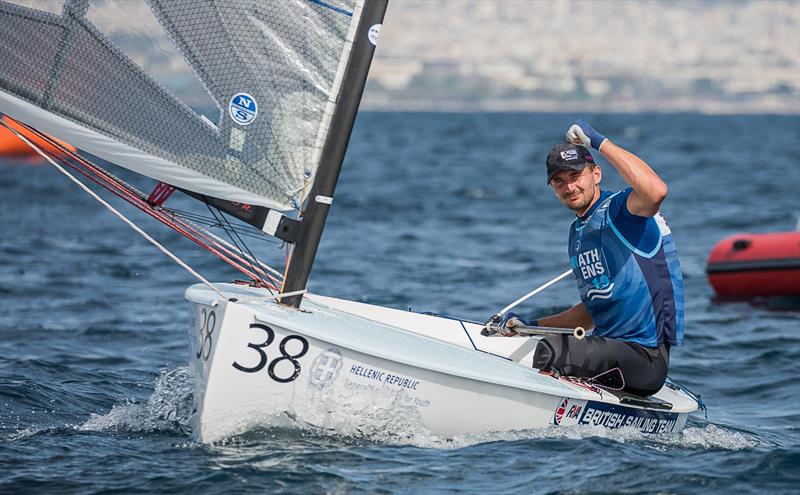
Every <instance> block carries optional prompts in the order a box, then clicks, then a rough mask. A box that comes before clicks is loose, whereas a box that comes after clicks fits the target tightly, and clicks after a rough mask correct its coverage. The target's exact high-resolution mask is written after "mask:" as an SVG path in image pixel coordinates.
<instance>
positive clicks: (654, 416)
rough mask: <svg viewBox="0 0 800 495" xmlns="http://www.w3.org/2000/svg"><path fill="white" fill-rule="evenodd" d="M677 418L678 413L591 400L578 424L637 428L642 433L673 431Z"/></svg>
mask: <svg viewBox="0 0 800 495" xmlns="http://www.w3.org/2000/svg"><path fill="white" fill-rule="evenodd" d="M677 420H678V414H677V413H668V412H659V411H651V410H647V409H634V408H630V407H624V406H618V405H615V404H606V403H604V402H594V401H589V402H588V403H587V404H586V407H585V408H584V411H583V415H582V416H581V417H580V420H578V424H581V425H593V426H603V427H605V428H609V429H616V428H636V429H637V430H639V431H641V432H642V433H671V432H672V431H673V430H674V429H675V424H676V423H677Z"/></svg>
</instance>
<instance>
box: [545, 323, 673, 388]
mask: <svg viewBox="0 0 800 495" xmlns="http://www.w3.org/2000/svg"><path fill="white" fill-rule="evenodd" d="M533 366H534V368H539V369H540V370H542V371H550V372H557V373H560V374H562V375H568V376H577V377H580V378H593V380H592V381H593V382H594V383H596V384H598V385H601V386H605V387H608V388H620V387H622V389H623V390H625V391H626V392H630V393H633V394H637V395H642V396H647V395H653V394H654V393H656V392H658V391H659V390H660V389H661V387H662V386H663V385H664V381H665V380H666V379H667V371H668V370H669V344H667V343H666V342H662V343H661V345H659V346H658V347H657V348H655V349H653V348H650V347H645V346H642V345H639V344H636V343H634V342H626V341H624V340H617V339H608V338H605V337H586V338H584V339H581V340H578V339H576V338H575V337H573V336H571V335H548V336H546V337H543V338H542V339H541V340H540V341H539V343H538V344H537V345H536V351H535V352H534V354H533ZM615 368H616V369H618V371H617V370H615Z"/></svg>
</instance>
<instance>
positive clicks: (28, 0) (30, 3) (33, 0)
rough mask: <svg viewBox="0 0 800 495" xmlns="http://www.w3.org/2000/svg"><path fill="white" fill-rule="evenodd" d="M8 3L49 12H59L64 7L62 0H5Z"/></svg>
mask: <svg viewBox="0 0 800 495" xmlns="http://www.w3.org/2000/svg"><path fill="white" fill-rule="evenodd" d="M6 1H7V2H8V3H13V4H15V5H19V6H20V7H27V8H29V9H35V10H41V11H43V12H50V13H51V14H60V13H61V11H62V10H63V9H64V2H63V1H61V0H51V1H48V2H44V1H42V0H6Z"/></svg>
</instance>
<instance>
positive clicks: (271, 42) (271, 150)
mask: <svg viewBox="0 0 800 495" xmlns="http://www.w3.org/2000/svg"><path fill="white" fill-rule="evenodd" d="M98 5H99V4H97V3H94V2H89V1H88V0H66V1H65V2H64V3H63V8H62V9H61V11H60V12H53V11H52V8H50V9H48V10H47V11H44V10H39V9H35V8H30V7H26V6H20V5H17V4H15V3H12V2H8V1H2V0H0V111H1V112H2V114H4V115H5V116H6V117H7V118H9V119H13V121H16V122H19V123H21V124H22V125H24V126H25V129H26V130H27V131H29V132H31V133H35V135H36V137H37V138H39V139H43V140H45V141H46V142H47V143H48V144H49V145H50V146H52V147H55V150H53V149H50V148H47V149H44V148H43V147H41V146H37V145H36V143H34V142H32V141H30V140H27V139H25V137H24V136H22V135H19V134H18V135H19V136H20V138H21V139H23V140H25V141H26V142H28V143H29V145H30V146H31V147H33V148H34V149H36V150H37V152H39V153H40V154H42V155H43V156H45V157H46V158H47V159H48V160H49V161H50V162H51V163H52V164H53V165H54V166H55V167H56V168H57V169H58V170H59V171H61V172H63V173H64V174H66V175H68V176H69V177H70V178H71V179H72V180H74V181H75V182H76V183H78V184H79V185H80V187H82V188H84V189H85V190H86V191H87V192H88V193H89V194H92V195H93V196H94V197H95V198H96V199H98V201H100V202H101V203H102V204H104V205H105V206H106V207H107V208H109V209H111V210H112V211H113V212H114V213H115V214H117V215H119V216H120V217H121V218H123V219H124V220H125V221H126V222H128V223H129V224H130V225H131V226H132V227H133V228H135V229H137V230H138V231H139V232H140V233H141V234H142V235H143V236H145V237H146V238H147V239H148V240H150V241H151V242H153V243H154V244H156V245H157V246H158V247H159V249H161V250H162V251H163V252H165V253H166V254H167V255H169V256H171V257H172V258H173V259H175V260H176V261H177V262H179V263H181V264H182V265H183V266H184V267H185V268H186V269H187V270H189V271H190V272H191V273H192V274H194V275H195V276H196V277H197V278H198V279H199V280H201V282H202V283H199V284H197V285H194V286H192V287H190V288H189V289H187V291H186V297H187V299H188V300H189V301H190V303H191V306H192V312H191V315H192V322H191V325H190V330H189V341H190V343H191V354H190V362H191V368H192V370H193V374H194V377H195V383H196V392H195V394H194V399H195V402H196V410H195V413H194V419H193V422H194V432H195V435H196V437H197V439H198V440H199V441H202V442H213V441H217V440H220V439H223V438H226V437H229V436H231V435H235V434H238V433H242V432H244V431H247V430H249V429H251V428H254V427H259V426H275V425H285V424H291V425H298V424H299V425H311V426H315V427H322V428H332V429H334V430H336V431H342V430H344V431H346V430H347V428H355V429H356V431H363V430H364V429H369V428H378V429H386V428H389V425H391V424H393V423H396V422H404V423H406V424H409V423H410V424H412V425H414V428H421V429H427V430H428V431H429V432H431V433H433V434H436V435H442V436H452V435H458V434H473V433H487V432H495V431H508V430H525V429H530V428H543V427H547V426H549V425H556V426H572V425H595V426H602V427H606V428H622V427H627V428H634V429H637V430H639V431H642V432H648V433H663V432H676V431H680V430H681V429H682V428H683V427H684V426H685V424H686V421H687V418H688V415H689V414H690V413H692V412H694V411H696V410H698V408H699V407H701V406H702V403H701V401H700V400H699V397H698V396H696V395H695V394H693V393H691V392H690V391H688V390H687V389H685V388H684V387H682V386H680V385H678V384H676V383H674V382H671V381H668V383H667V384H666V385H665V386H664V388H663V389H662V390H661V391H659V392H658V393H657V394H655V395H654V396H652V397H648V398H643V397H637V396H633V395H630V394H626V393H623V392H619V391H615V390H611V389H609V388H608V387H602V386H600V385H599V384H598V383H591V382H587V381H582V380H578V379H572V378H569V377H558V376H553V375H550V374H544V373H540V372H539V371H538V370H536V369H533V368H532V367H531V362H532V353H533V350H534V347H535V344H536V339H537V337H535V336H534V337H530V336H528V337H522V336H518V337H513V338H501V337H494V336H488V335H483V334H482V330H483V329H484V325H483V324H480V323H476V322H469V321H465V320H459V319H455V318H450V317H443V316H437V315H431V314H417V313H412V312H410V311H399V310H395V309H389V308H383V307H378V306H372V305H367V304H362V303H357V302H352V301H346V300H341V299H334V298H329V297H323V296H320V295H315V294H309V293H307V292H306V284H307V282H308V277H309V274H310V272H311V267H312V265H313V261H314V257H315V255H316V250H317V246H318V243H319V240H320V237H321V234H322V229H323V226H324V224H325V219H326V216H327V213H328V211H329V209H330V207H331V204H332V202H333V197H334V190H335V187H336V182H337V179H338V175H339V171H340V169H341V165H342V160H343V158H344V155H345V151H346V149H347V144H348V141H349V138H350V133H351V130H352V127H353V122H354V119H355V115H356V112H357V109H358V105H359V102H360V99H361V94H362V92H363V89H364V85H365V81H366V77H367V72H368V69H369V65H370V63H371V60H372V55H373V52H374V49H375V46H376V44H377V41H378V37H379V34H380V29H381V25H382V22H383V17H384V12H385V9H386V1H385V0H367V1H364V0H324V1H323V0H295V1H292V2H273V1H266V0H204V1H199V0H169V1H166V0H147V3H146V5H147V7H148V9H149V12H151V13H152V16H153V18H154V19H155V21H157V25H158V26H159V27H160V29H161V30H162V31H163V33H164V34H165V39H168V40H169V42H170V43H171V44H172V45H173V46H174V47H175V50H176V53H178V54H179V56H180V57H181V58H182V60H183V61H184V62H185V64H186V65H187V66H188V67H190V68H191V72H192V75H193V77H194V78H195V79H196V81H197V82H199V84H200V85H201V86H202V88H204V91H205V92H206V93H207V96H208V97H209V98H210V99H211V100H212V101H213V102H214V104H215V106H216V109H217V110H218V118H217V119H216V120H215V119H210V118H209V117H208V116H206V115H201V114H200V113H198V112H196V111H195V110H194V109H193V108H192V107H190V106H188V105H187V104H185V103H184V101H183V100H182V99H181V98H179V97H178V96H176V94H175V93H174V92H173V91H172V90H170V89H168V88H167V87H166V86H165V85H164V84H163V83H162V82H160V81H159V80H157V79H156V78H154V77H153V76H152V75H151V74H150V73H149V72H148V70H146V69H144V68H143V66H142V65H139V64H137V62H136V61H135V60H134V59H135V58H136V57H132V56H130V55H128V54H126V52H124V51H123V50H122V49H120V48H119V47H118V46H116V45H115V44H114V43H113V42H112V41H111V38H110V37H109V36H108V35H107V34H106V33H104V32H103V31H102V30H101V29H99V28H98V26H97V25H95V24H94V23H93V22H92V21H91V19H94V18H97V17H98V15H99V14H97V11H96V9H100V8H101V7H99V6H98ZM127 5H130V4H127ZM50 6H52V4H50ZM93 14H97V15H93ZM145 66H146V64H145ZM49 136H54V137H56V138H58V139H61V140H64V141H66V142H69V143H71V144H72V145H74V146H76V147H77V148H78V149H80V150H81V151H80V152H75V151H73V150H70V149H67V148H65V147H63V146H59V144H58V143H57V142H55V141H53V140H52V139H51V138H49ZM89 154H91V155H94V156H96V157H100V158H102V159H104V160H107V161H109V162H112V163H114V164H115V165H118V166H121V167H124V168H127V169H129V170H132V171H134V172H137V173H139V174H141V175H145V176H147V177H150V178H152V179H155V180H156V181H158V183H157V184H156V185H155V187H154V189H153V191H152V192H151V193H149V194H145V193H143V192H141V191H139V190H137V189H136V188H134V187H132V186H130V185H129V184H127V183H125V182H124V181H122V180H121V179H119V178H118V177H115V176H114V175H112V174H111V173H109V172H108V171H107V170H105V169H104V168H103V167H101V166H98V165H97V163H95V162H94V161H93V159H92V158H91V155H89ZM76 175H77V176H80V177H82V178H83V180H79V179H78V178H76ZM84 182H90V183H93V184H95V185H96V186H98V187H99V188H102V189H105V190H106V191H108V192H111V193H113V194H115V195H117V196H119V197H121V198H123V199H125V200H126V201H128V202H129V203H131V204H132V205H134V206H136V207H137V208H139V209H141V210H142V211H144V212H145V213H147V214H148V215H150V216H152V217H153V218H156V219H158V220H160V221H161V222H162V223H164V224H165V225H167V226H168V227H170V228H172V229H173V230H175V231H177V232H179V233H181V234H182V235H184V236H186V237H188V238H189V239H191V240H192V241H193V242H195V243H197V244H198V245H200V246H202V247H204V248H206V249H208V250H209V251H211V252H212V253H213V254H215V255H216V256H218V257H219V258H220V259H222V260H224V261H226V262H227V263H230V264H231V265H233V266H234V267H236V268H237V269H239V270H240V271H241V272H242V273H244V274H245V275H246V276H247V277H248V279H249V280H248V281H246V282H238V283H228V284H218V283H210V282H209V281H207V280H205V279H204V278H203V277H202V275H200V274H199V273H197V272H196V271H194V270H193V269H192V268H191V267H189V266H188V265H185V263H183V262H182V261H181V260H179V259H178V258H177V257H175V256H174V255H173V254H172V253H170V252H169V251H168V250H167V249H166V248H164V247H163V246H160V245H159V244H158V243H157V241H155V240H154V239H152V238H150V237H149V236H148V235H147V234H146V233H144V232H143V231H141V230H140V229H138V227H136V226H135V225H134V224H133V223H132V222H130V221H129V220H127V218H125V217H124V215H122V214H121V213H119V212H118V211H116V209H114V207H113V206H111V205H110V204H108V203H107V202H105V201H104V200H103V199H102V198H101V197H100V196H99V195H98V194H97V193H95V192H94V191H93V190H92V189H91V188H89V187H88V186H86V184H85V183H84ZM176 190H179V191H181V192H183V193H185V194H188V195H190V196H191V197H193V198H195V199H197V200H198V201H199V202H201V203H203V204H204V205H205V207H206V208H208V210H209V211H210V212H211V213H212V214H213V215H214V221H213V222H211V223H212V224H214V225H215V226H216V227H222V228H223V230H225V231H226V232H227V233H229V234H231V235H230V241H229V240H225V239H224V238H222V237H220V236H218V235H216V234H215V233H213V232H212V231H211V229H208V228H205V227H204V226H202V225H200V224H199V223H198V222H199V219H198V217H197V216H192V215H189V214H187V213H185V212H181V211H177V210H174V209H170V208H169V207H168V206H167V201H168V199H169V197H170V195H171V194H172V193H173V192H174V191H176ZM229 217H234V218H236V219H238V220H241V221H242V222H243V224H239V223H237V224H236V225H234V224H232V223H231V222H230V221H228V218H229ZM240 225H245V226H246V227H248V226H249V228H251V229H252V228H255V229H257V232H258V234H259V235H261V236H273V237H276V238H278V239H280V240H281V241H283V242H285V243H287V244H288V245H290V246H291V254H290V256H289V260H288V262H287V266H286V270H285V273H284V274H281V273H280V272H279V271H277V270H274V269H272V268H270V267H269V266H267V265H266V264H264V263H263V262H261V261H260V260H259V259H257V258H256V257H255V256H254V255H253V254H252V252H251V251H250V250H249V249H247V247H246V246H245V244H244V243H243V242H240V241H241V240H242V239H241V236H239V235H238V234H239V233H241V232H244V231H243V230H242V229H243V228H242V227H241V226H240ZM249 233H250V234H252V233H253V232H252V230H251V231H250V232H249ZM483 333H486V332H483Z"/></svg>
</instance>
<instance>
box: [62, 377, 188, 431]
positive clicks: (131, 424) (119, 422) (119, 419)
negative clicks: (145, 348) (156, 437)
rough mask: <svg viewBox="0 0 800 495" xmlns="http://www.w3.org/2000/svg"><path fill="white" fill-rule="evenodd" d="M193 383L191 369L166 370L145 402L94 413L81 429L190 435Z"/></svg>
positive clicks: (119, 405) (130, 402)
mask: <svg viewBox="0 0 800 495" xmlns="http://www.w3.org/2000/svg"><path fill="white" fill-rule="evenodd" d="M192 408H193V405H192V382H191V377H190V374H189V368H188V367H186V366H180V367H177V368H174V369H170V370H163V371H162V372H161V373H160V374H159V376H158V378H156V382H155V387H154V390H153V393H152V395H150V398H149V399H147V402H146V403H139V402H136V401H135V400H133V399H131V400H128V401H126V402H124V403H122V404H116V405H114V406H113V407H112V408H111V410H110V411H109V412H107V413H105V414H92V415H91V416H90V417H89V419H88V420H87V421H86V422H85V423H83V424H82V425H80V426H79V427H78V429H80V430H85V431H103V430H117V429H120V430H125V431H132V432H153V431H172V432H176V433H182V434H188V433H190V432H191V425H190V423H189V421H190V419H191V414H192Z"/></svg>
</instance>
